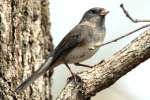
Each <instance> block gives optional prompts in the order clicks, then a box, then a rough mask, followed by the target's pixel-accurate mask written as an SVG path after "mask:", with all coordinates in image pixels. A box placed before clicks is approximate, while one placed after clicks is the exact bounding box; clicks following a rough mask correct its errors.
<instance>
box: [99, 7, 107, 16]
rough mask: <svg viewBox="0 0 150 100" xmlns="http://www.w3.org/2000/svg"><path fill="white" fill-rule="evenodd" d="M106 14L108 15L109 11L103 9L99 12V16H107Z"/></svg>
mask: <svg viewBox="0 0 150 100" xmlns="http://www.w3.org/2000/svg"><path fill="white" fill-rule="evenodd" d="M108 13H109V11H108V10H106V9H104V10H102V11H101V12H100V15H102V16H105V15H107V14H108Z"/></svg>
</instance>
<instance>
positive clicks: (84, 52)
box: [65, 45, 98, 63]
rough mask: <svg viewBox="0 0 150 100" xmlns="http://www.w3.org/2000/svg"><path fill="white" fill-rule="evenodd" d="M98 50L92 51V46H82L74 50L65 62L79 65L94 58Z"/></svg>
mask: <svg viewBox="0 0 150 100" xmlns="http://www.w3.org/2000/svg"><path fill="white" fill-rule="evenodd" d="M97 50H98V47H97V48H94V49H92V50H91V49H90V46H88V45H86V46H81V47H77V48H74V49H73V50H72V51H71V52H70V53H69V54H68V55H67V57H65V61H66V62H68V63H78V62H82V61H84V60H87V59H89V58H90V57H92V56H93V55H94V54H95V53H96V52H97Z"/></svg>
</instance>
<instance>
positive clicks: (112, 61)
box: [57, 30, 150, 100]
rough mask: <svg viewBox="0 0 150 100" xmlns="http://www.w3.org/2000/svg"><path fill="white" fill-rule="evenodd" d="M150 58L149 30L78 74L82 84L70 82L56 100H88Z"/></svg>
mask: <svg viewBox="0 0 150 100" xmlns="http://www.w3.org/2000/svg"><path fill="white" fill-rule="evenodd" d="M148 58H150V30H148V31H145V32H144V33H143V34H141V36H139V37H138V38H136V39H135V40H133V41H132V42H131V43H130V44H129V45H127V46H126V47H124V48H123V49H122V50H120V51H119V52H117V53H116V54H114V55H113V56H112V57H111V58H109V59H106V60H104V61H103V62H101V63H100V64H97V65H95V67H94V68H92V69H90V70H88V71H84V72H81V73H79V74H78V75H79V76H80V77H81V79H82V82H79V84H77V85H76V84H74V82H73V81H70V82H69V83H68V84H67V85H66V86H65V88H64V89H63V91H62V92H61V94H60V95H59V97H58V98H57V100H89V99H90V98H91V96H94V95H95V94H96V93H97V92H99V91H101V90H103V89H105V88H107V87H109V86H110V85H112V84H114V83H115V82H116V81H117V80H118V79H119V78H120V77H122V76H123V75H125V74H126V73H128V72H129V71H131V70H132V69H133V68H135V67H136V66H137V65H139V64H140V63H142V62H143V61H145V60H147V59H148Z"/></svg>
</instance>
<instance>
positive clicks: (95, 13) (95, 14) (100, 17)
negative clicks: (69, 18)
mask: <svg viewBox="0 0 150 100" xmlns="http://www.w3.org/2000/svg"><path fill="white" fill-rule="evenodd" d="M108 13H109V11H108V10H106V9H104V8H100V7H94V8H91V9H89V10H88V11H86V12H85V14H84V15H83V18H82V19H81V22H84V21H88V22H91V23H97V24H103V23H104V21H105V16H106V15H107V14H108Z"/></svg>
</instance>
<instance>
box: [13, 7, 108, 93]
mask: <svg viewBox="0 0 150 100" xmlns="http://www.w3.org/2000/svg"><path fill="white" fill-rule="evenodd" d="M108 12H109V11H107V10H106V9H104V8H99V7H95V8H91V9H89V10H88V11H87V12H85V14H84V15H83V17H82V19H81V21H80V22H79V24H78V25H76V26H75V27H74V28H73V29H72V30H71V31H70V32H69V33H68V34H67V35H66V36H65V37H64V38H63V40H62V41H61V42H60V43H59V44H58V46H57V47H56V48H55V50H54V52H53V54H52V55H51V57H49V58H48V59H47V60H46V61H45V63H44V64H42V65H41V66H40V68H39V69H38V70H37V71H35V72H34V73H33V74H32V75H31V76H30V77H29V78H28V79H26V80H25V81H24V82H23V83H22V84H21V85H19V86H18V87H17V88H16V89H15V91H16V92H21V91H23V90H24V89H25V88H27V87H28V86H29V85H30V84H31V83H32V82H33V81H34V80H36V79H37V78H39V77H40V76H42V75H43V74H44V73H46V71H48V70H49V69H53V68H55V67H56V66H58V65H60V64H65V65H66V67H67V68H68V69H69V71H70V72H71V74H72V76H73V79H74V80H76V75H75V74H74V73H73V72H72V71H71V69H70V67H69V65H68V64H75V65H78V66H84V67H90V66H88V65H84V64H80V62H82V61H84V60H87V59H89V58H90V57H92V56H93V55H94V54H95V53H96V52H97V51H98V49H99V45H100V44H102V42H103V41H104V37H105V32H106V29H105V15H106V14H107V13H108Z"/></svg>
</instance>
